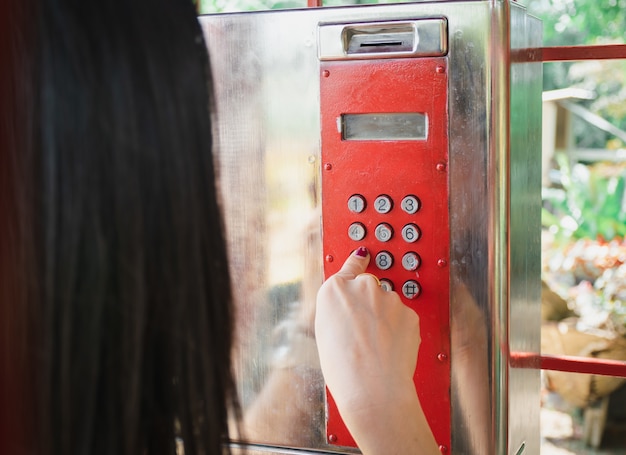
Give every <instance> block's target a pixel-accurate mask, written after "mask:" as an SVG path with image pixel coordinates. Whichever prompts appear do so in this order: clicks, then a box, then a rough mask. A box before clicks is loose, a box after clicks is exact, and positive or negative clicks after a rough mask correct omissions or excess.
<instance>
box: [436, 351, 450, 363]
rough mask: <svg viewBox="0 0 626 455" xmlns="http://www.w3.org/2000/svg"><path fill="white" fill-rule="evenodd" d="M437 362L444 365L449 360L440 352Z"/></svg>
mask: <svg viewBox="0 0 626 455" xmlns="http://www.w3.org/2000/svg"><path fill="white" fill-rule="evenodd" d="M437 360H439V361H440V362H441V363H443V362H445V361H446V360H448V356H447V355H446V354H445V353H443V352H440V353H439V354H437Z"/></svg>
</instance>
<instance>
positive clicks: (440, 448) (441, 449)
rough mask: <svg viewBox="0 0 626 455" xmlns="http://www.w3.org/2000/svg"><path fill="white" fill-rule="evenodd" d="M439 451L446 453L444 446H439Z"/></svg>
mask: <svg viewBox="0 0 626 455" xmlns="http://www.w3.org/2000/svg"><path fill="white" fill-rule="evenodd" d="M439 451H440V452H441V453H448V448H447V447H446V446H444V445H440V446H439Z"/></svg>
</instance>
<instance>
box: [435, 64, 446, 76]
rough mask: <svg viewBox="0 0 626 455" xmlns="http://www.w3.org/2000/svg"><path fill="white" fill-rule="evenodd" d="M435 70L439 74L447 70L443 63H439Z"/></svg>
mask: <svg viewBox="0 0 626 455" xmlns="http://www.w3.org/2000/svg"><path fill="white" fill-rule="evenodd" d="M435 71H436V72H437V74H443V73H445V72H446V67H445V66H443V65H437V68H435Z"/></svg>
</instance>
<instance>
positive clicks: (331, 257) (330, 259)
mask: <svg viewBox="0 0 626 455" xmlns="http://www.w3.org/2000/svg"><path fill="white" fill-rule="evenodd" d="M334 260H335V258H334V257H333V256H332V255H330V254H329V255H328V256H326V262H333V261H334Z"/></svg>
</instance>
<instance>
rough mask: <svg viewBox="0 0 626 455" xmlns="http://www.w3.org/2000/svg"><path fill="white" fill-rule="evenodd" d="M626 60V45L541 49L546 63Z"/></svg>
mask: <svg viewBox="0 0 626 455" xmlns="http://www.w3.org/2000/svg"><path fill="white" fill-rule="evenodd" d="M620 58H624V59H626V44H606V45H597V46H554V47H543V48H541V60H542V61H544V62H558V61H567V60H569V61H573V60H607V59H620Z"/></svg>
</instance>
